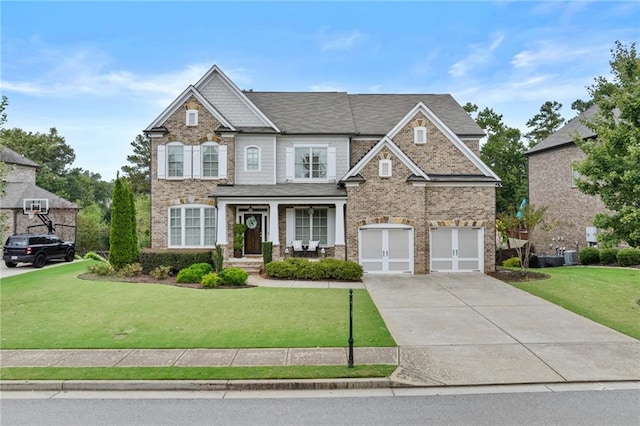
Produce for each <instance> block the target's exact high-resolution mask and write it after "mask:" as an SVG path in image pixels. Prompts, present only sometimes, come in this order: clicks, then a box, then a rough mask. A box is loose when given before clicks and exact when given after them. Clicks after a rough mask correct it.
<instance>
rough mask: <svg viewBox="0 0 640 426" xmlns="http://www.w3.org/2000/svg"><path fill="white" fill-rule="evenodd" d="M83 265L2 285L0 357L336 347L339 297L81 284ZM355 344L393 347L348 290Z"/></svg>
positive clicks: (368, 303) (343, 337)
mask: <svg viewBox="0 0 640 426" xmlns="http://www.w3.org/2000/svg"><path fill="white" fill-rule="evenodd" d="M85 269H86V262H75V263H71V264H68V265H63V266H57V267H55V268H45V269H42V270H38V271H34V272H29V273H27V274H23V275H16V276H13V277H8V278H3V279H2V283H1V285H0V308H1V309H0V310H1V313H0V320H1V322H0V335H1V338H2V341H1V345H0V346H1V347H2V349H48V348H52V349H61V348H67V349H82V348H104V349H117V348H278V347H316V346H320V347H344V346H347V339H348V337H349V335H348V331H349V327H348V321H349V299H348V297H349V296H348V294H349V293H348V290H343V289H289V288H243V289H229V290H226V289H224V290H223V289H212V290H202V289H190V288H180V287H173V286H167V285H160V284H137V283H123V282H105V281H87V280H82V279H79V278H77V276H78V275H79V274H81V273H83V272H84V271H85ZM353 294H354V303H353V304H354V313H353V318H354V338H355V342H354V344H355V346H395V342H394V340H393V338H392V337H391V335H390V334H389V331H388V330H387V328H386V327H385V325H384V322H383V320H382V318H381V317H380V314H379V313H378V311H377V309H376V307H375V305H374V304H373V302H372V300H371V298H370V297H369V294H368V293H367V292H366V291H365V290H354V292H353Z"/></svg>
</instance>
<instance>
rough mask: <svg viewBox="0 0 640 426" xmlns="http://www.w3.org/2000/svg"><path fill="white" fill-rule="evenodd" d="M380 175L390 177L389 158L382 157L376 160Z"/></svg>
mask: <svg viewBox="0 0 640 426" xmlns="http://www.w3.org/2000/svg"><path fill="white" fill-rule="evenodd" d="M378 169H379V174H380V177H391V160H389V159H384V160H380V161H379V162H378Z"/></svg>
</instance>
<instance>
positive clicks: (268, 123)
mask: <svg viewBox="0 0 640 426" xmlns="http://www.w3.org/2000/svg"><path fill="white" fill-rule="evenodd" d="M214 73H215V74H218V76H219V77H220V79H221V80H222V83H224V85H225V86H227V87H228V88H229V89H230V90H231V91H232V92H233V93H235V95H236V96H237V97H238V99H240V101H242V103H244V104H245V105H246V106H247V107H248V108H249V109H250V110H251V111H253V113H254V114H256V115H257V116H258V118H259V119H260V120H261V121H262V122H263V123H264V124H265V125H266V126H268V127H271V128H272V129H273V130H275V131H276V132H277V133H282V131H281V130H280V129H278V126H276V125H275V124H274V123H273V122H272V121H271V120H269V118H268V117H267V116H266V115H264V113H263V112H262V111H260V109H259V108H258V107H257V106H255V104H254V103H253V102H251V101H250V100H249V98H247V97H246V95H245V94H244V93H242V90H240V88H239V87H238V86H236V85H235V83H234V82H233V81H231V79H230V78H229V77H227V75H226V74H225V73H223V72H222V70H220V68H218V66H217V65H214V66H212V67H211V69H210V70H209V71H207V73H206V74H205V75H204V76H202V78H201V79H200V80H198V82H197V83H196V85H195V87H196V88H197V89H200V88H202V85H204V84H205V83H206V82H207V80H208V79H209V78H210V77H211V76H212V75H213V74H214Z"/></svg>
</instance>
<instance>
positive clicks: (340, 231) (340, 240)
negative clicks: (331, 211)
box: [335, 201, 345, 246]
mask: <svg viewBox="0 0 640 426" xmlns="http://www.w3.org/2000/svg"><path fill="white" fill-rule="evenodd" d="M335 205H336V235H335V244H336V245H337V246H343V245H344V205H345V202H344V201H336V202H335Z"/></svg>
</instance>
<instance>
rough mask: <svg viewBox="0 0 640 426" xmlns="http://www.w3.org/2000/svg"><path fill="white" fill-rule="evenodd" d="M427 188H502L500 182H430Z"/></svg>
mask: <svg viewBox="0 0 640 426" xmlns="http://www.w3.org/2000/svg"><path fill="white" fill-rule="evenodd" d="M427 186H438V187H444V186H449V187H451V186H458V187H461V186H466V187H469V186H475V187H479V188H491V187H498V186H500V183H499V182H433V181H431V182H428V183H427Z"/></svg>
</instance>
